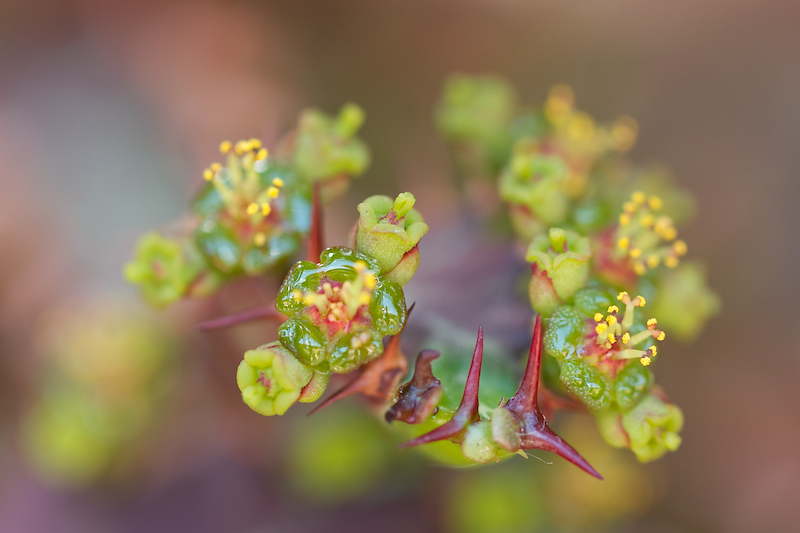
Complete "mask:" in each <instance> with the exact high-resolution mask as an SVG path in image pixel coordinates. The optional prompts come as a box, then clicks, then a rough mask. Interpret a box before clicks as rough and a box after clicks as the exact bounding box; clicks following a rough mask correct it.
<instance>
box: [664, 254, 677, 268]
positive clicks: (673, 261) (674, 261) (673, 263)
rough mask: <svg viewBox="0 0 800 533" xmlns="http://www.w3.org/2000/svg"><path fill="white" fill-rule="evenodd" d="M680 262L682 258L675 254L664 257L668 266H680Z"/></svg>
mask: <svg viewBox="0 0 800 533" xmlns="http://www.w3.org/2000/svg"><path fill="white" fill-rule="evenodd" d="M678 263H680V260H679V259H678V258H677V257H675V256H673V255H669V256H667V257H665V258H664V264H665V265H667V268H675V267H676V266H678Z"/></svg>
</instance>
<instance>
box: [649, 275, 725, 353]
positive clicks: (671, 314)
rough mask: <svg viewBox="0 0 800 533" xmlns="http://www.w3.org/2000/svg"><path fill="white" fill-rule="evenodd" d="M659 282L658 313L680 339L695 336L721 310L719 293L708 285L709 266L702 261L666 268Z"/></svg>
mask: <svg viewBox="0 0 800 533" xmlns="http://www.w3.org/2000/svg"><path fill="white" fill-rule="evenodd" d="M656 286H657V288H658V293H657V294H658V296H657V298H656V300H655V305H654V307H655V310H654V313H655V315H656V316H657V317H658V318H659V320H660V321H661V323H662V324H664V326H666V327H667V328H669V330H670V333H674V334H675V336H676V337H677V338H679V339H682V340H686V341H691V340H694V338H695V337H697V335H698V334H699V333H700V331H702V329H703V327H704V326H705V324H706V321H707V320H708V319H709V318H711V317H712V316H714V315H716V314H717V313H718V312H719V308H720V300H719V297H718V296H717V295H716V294H715V293H714V291H712V290H711V289H710V288H709V287H708V286H707V285H706V274H705V269H704V268H703V266H702V265H700V264H699V263H695V262H688V263H682V264H681V265H680V266H679V267H678V268H676V269H675V270H667V271H664V272H662V273H661V276H660V277H659V279H658V281H657V283H656Z"/></svg>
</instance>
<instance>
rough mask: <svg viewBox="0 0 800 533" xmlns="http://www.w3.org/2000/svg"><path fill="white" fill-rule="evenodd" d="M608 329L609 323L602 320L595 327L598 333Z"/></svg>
mask: <svg viewBox="0 0 800 533" xmlns="http://www.w3.org/2000/svg"><path fill="white" fill-rule="evenodd" d="M607 329H608V324H606V323H605V322H600V323H599V324H597V326H596V327H595V328H594V330H595V331H596V332H597V334H598V335H601V334H602V333H603V332H604V331H605V330H607Z"/></svg>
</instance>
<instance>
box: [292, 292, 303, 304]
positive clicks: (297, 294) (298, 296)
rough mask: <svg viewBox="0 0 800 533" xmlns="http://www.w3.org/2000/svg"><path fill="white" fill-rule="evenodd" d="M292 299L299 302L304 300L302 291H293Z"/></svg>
mask: <svg viewBox="0 0 800 533" xmlns="http://www.w3.org/2000/svg"><path fill="white" fill-rule="evenodd" d="M292 298H294V299H295V301H298V302H299V301H301V300H302V299H303V293H302V292H300V291H292Z"/></svg>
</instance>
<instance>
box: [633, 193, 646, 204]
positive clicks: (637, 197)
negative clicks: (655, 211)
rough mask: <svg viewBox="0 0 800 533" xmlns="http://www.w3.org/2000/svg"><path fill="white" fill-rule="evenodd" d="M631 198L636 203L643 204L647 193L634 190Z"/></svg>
mask: <svg viewBox="0 0 800 533" xmlns="http://www.w3.org/2000/svg"><path fill="white" fill-rule="evenodd" d="M631 200H633V201H634V202H636V203H637V204H643V203H645V201H646V200H647V195H645V194H644V193H643V192H642V191H636V192H635V193H633V194H632V195H631Z"/></svg>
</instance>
